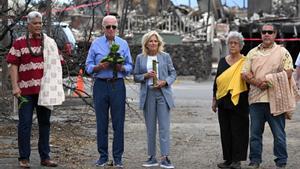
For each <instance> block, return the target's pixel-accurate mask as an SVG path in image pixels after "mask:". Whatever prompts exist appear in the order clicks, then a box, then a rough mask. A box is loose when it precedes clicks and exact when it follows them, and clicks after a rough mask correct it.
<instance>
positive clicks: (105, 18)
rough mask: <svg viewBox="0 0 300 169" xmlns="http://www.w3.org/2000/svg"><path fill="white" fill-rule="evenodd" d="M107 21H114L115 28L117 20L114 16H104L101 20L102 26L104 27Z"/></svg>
mask: <svg viewBox="0 0 300 169" xmlns="http://www.w3.org/2000/svg"><path fill="white" fill-rule="evenodd" d="M109 19H112V20H115V21H116V26H118V20H117V18H116V17H115V16H114V15H106V16H105V17H104V18H103V19H102V26H103V27H105V26H106V23H105V22H106V20H109Z"/></svg>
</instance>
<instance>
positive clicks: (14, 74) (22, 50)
mask: <svg viewBox="0 0 300 169" xmlns="http://www.w3.org/2000/svg"><path fill="white" fill-rule="evenodd" d="M27 22H28V27H27V28H28V31H27V33H26V35H24V36H21V37H19V38H18V39H16V40H15V42H14V43H13V46H12V47H11V49H10V51H9V53H8V55H7V57H6V60H7V62H8V63H9V69H10V77H11V83H12V88H13V95H14V96H16V97H17V98H18V99H19V102H20V98H22V99H24V98H25V99H27V100H28V102H26V103H25V104H22V105H21V106H19V123H18V146H19V165H20V167H23V168H29V167H30V164H29V160H30V159H29V158H30V152H31V148H30V136H31V126H32V115H33V110H34V108H35V109H36V112H37V119H38V125H39V142H38V151H39V154H40V159H41V165H42V166H47V167H56V166H57V164H56V163H55V162H54V161H52V160H50V156H49V153H50V146H49V135H50V116H51V110H50V109H48V108H46V107H45V106H41V105H39V104H38V98H39V94H40V89H41V80H42V78H43V73H44V59H45V56H44V55H43V50H44V39H45V36H46V35H44V34H43V33H42V15H41V14H40V13H39V12H36V11H33V12H30V13H29V14H28V15H27ZM54 45H55V46H56V43H54ZM54 51H55V50H54ZM57 54H58V53H57ZM56 64H61V62H57V63H56ZM58 66H60V67H61V65H58ZM57 76H62V75H59V73H58V75H57Z"/></svg>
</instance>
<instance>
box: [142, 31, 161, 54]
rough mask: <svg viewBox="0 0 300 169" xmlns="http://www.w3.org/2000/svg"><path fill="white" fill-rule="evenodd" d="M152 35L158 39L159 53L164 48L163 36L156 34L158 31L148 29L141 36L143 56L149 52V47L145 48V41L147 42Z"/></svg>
mask: <svg viewBox="0 0 300 169" xmlns="http://www.w3.org/2000/svg"><path fill="white" fill-rule="evenodd" d="M153 35H154V36H156V37H157V40H158V51H157V52H158V53H161V52H163V50H164V45H165V42H164V41H163V38H162V37H161V36H160V35H159V34H158V32H156V31H150V32H148V33H146V34H145V35H144V36H143V38H142V53H143V54H144V56H147V55H148V53H149V49H148V48H147V43H148V42H149V40H150V38H151V37H152V36H153Z"/></svg>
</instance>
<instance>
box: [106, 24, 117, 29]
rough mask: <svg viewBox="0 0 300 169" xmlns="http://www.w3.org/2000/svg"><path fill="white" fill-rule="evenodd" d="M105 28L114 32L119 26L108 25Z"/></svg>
mask: <svg viewBox="0 0 300 169" xmlns="http://www.w3.org/2000/svg"><path fill="white" fill-rule="evenodd" d="M105 28H106V29H111V28H112V29H113V30H115V29H117V26H116V25H106V26H105Z"/></svg>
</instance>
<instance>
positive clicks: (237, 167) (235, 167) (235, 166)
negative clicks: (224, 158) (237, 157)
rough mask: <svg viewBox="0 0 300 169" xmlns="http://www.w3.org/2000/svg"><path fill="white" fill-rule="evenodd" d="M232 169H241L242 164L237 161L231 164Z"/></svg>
mask: <svg viewBox="0 0 300 169" xmlns="http://www.w3.org/2000/svg"><path fill="white" fill-rule="evenodd" d="M230 169H241V162H240V161H235V162H232V163H231V164H230Z"/></svg>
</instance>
